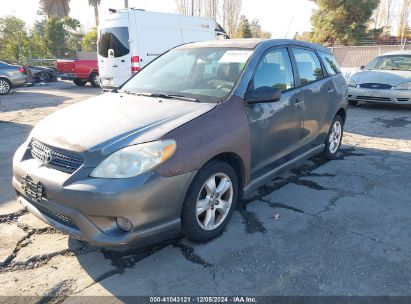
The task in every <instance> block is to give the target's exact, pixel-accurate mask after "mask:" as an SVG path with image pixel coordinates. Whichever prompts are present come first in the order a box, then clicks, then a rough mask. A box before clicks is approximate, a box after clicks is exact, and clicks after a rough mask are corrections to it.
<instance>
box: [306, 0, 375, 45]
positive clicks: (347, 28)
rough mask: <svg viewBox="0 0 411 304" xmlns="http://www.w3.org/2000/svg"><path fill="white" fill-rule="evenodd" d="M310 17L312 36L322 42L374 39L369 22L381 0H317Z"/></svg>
mask: <svg viewBox="0 0 411 304" xmlns="http://www.w3.org/2000/svg"><path fill="white" fill-rule="evenodd" d="M316 3H317V5H318V9H317V10H315V11H314V13H313V16H312V17H311V22H312V26H313V36H312V40H313V41H314V42H317V43H323V44H330V45H331V44H343V45H354V44H358V43H360V42H361V41H363V40H369V39H372V36H373V35H372V33H370V32H369V31H368V23H369V21H370V19H371V16H372V14H373V12H374V10H375V9H376V8H377V6H378V4H379V0H317V1H316Z"/></svg>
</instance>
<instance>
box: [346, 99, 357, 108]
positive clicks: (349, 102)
mask: <svg viewBox="0 0 411 304" xmlns="http://www.w3.org/2000/svg"><path fill="white" fill-rule="evenodd" d="M348 104H349V105H350V106H352V107H356V106H358V101H357V100H349V101H348Z"/></svg>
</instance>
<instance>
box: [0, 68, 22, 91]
mask: <svg viewBox="0 0 411 304" xmlns="http://www.w3.org/2000/svg"><path fill="white" fill-rule="evenodd" d="M26 82H27V77H26V75H25V74H24V69H23V67H22V66H21V65H15V64H9V63H6V62H3V61H0V95H6V94H8V93H9V92H10V90H11V89H12V88H15V87H19V86H24V85H26Z"/></svg>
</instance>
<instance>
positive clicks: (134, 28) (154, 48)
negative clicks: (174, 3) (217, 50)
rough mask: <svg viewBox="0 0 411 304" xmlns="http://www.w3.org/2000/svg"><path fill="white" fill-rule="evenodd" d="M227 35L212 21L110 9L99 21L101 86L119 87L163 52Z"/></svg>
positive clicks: (175, 15) (134, 10)
mask: <svg viewBox="0 0 411 304" xmlns="http://www.w3.org/2000/svg"><path fill="white" fill-rule="evenodd" d="M218 37H222V38H226V37H228V36H227V34H226V33H225V31H224V30H223V28H222V27H221V26H220V25H218V24H217V23H216V22H215V21H214V20H211V19H208V18H201V17H192V16H183V15H177V14H168V13H157V12H148V11H144V10H139V9H126V10H118V11H116V10H111V12H110V13H108V14H105V15H104V16H103V17H102V18H101V21H100V26H99V37H98V65H99V69H100V75H101V83H102V86H103V87H104V88H113V87H118V86H120V85H121V84H123V83H124V82H125V81H126V80H127V79H129V78H130V77H131V76H132V75H133V74H134V73H137V72H138V71H139V70H140V69H141V68H143V67H144V66H145V65H146V64H148V63H150V61H152V60H154V59H155V58H156V57H157V56H159V55H161V54H162V53H164V52H165V51H167V50H169V49H171V48H173V47H175V46H177V45H181V44H184V43H188V42H195V41H207V40H214V39H216V38H218Z"/></svg>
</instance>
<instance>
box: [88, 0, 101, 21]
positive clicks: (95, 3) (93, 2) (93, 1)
mask: <svg viewBox="0 0 411 304" xmlns="http://www.w3.org/2000/svg"><path fill="white" fill-rule="evenodd" d="M100 3H101V0H88V5H90V6H92V7H93V8H94V17H95V18H96V26H98V22H99V15H98V7H99V5H100Z"/></svg>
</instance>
